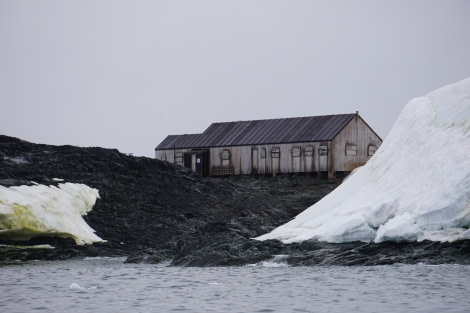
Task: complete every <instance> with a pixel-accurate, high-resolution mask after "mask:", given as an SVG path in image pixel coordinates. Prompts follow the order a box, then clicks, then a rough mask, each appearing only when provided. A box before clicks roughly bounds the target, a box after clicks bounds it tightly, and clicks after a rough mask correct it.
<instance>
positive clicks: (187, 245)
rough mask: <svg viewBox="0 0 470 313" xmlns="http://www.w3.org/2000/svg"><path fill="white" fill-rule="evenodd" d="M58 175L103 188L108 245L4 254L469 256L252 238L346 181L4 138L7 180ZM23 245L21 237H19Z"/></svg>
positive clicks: (432, 246) (302, 258)
mask: <svg viewBox="0 0 470 313" xmlns="http://www.w3.org/2000/svg"><path fill="white" fill-rule="evenodd" d="M52 178H61V179H64V181H66V182H73V183H83V184H86V185H88V186H90V187H93V188H96V189H98V190H99V193H100V197H101V199H99V200H98V201H97V203H96V205H95V206H94V208H93V210H92V211H91V212H90V213H89V214H88V215H87V216H85V220H86V221H87V223H88V224H89V225H90V226H91V227H92V228H93V229H95V230H96V233H97V235H98V236H100V237H101V238H103V239H105V240H107V242H106V243H99V244H94V245H91V246H76V245H75V243H74V242H73V241H72V240H66V239H60V238H34V239H32V240H30V241H29V242H22V243H21V244H39V243H49V244H51V245H53V246H55V247H56V249H53V250H37V249H34V250H33V249H16V248H12V247H11V246H5V244H12V242H8V241H7V240H2V238H1V237H0V261H1V262H3V263H11V262H13V261H14V260H30V259H64V258H70V257H82V256H126V257H128V258H127V262H148V263H158V262H162V261H169V262H171V264H173V265H185V266H220V265H241V264H247V263H255V262H259V261H262V260H266V259H270V258H272V257H273V256H275V255H280V254H282V255H287V257H286V261H287V262H289V263H291V264H297V265H315V264H342V265H356V264H363V265H373V264H389V263H395V262H404V263H416V262H428V263H448V262H451V263H468V262H469V260H470V244H469V243H468V242H467V241H464V242H459V243H456V244H439V243H431V242H424V243H419V244H418V243H416V244H396V243H385V244H372V243H371V244H364V243H349V244H325V243H319V242H314V241H309V242H304V243H302V244H293V245H283V244H281V243H280V242H278V241H268V242H258V241H254V240H251V239H250V238H252V237H255V236H258V235H261V234H264V233H266V232H268V231H270V230H272V229H273V228H275V227H276V226H278V225H281V224H283V223H285V222H287V221H289V220H290V219H292V218H293V217H294V216H295V215H297V214H298V213H300V212H301V211H303V210H304V209H306V208H307V207H309V206H310V205H312V204H313V203H315V202H316V201H318V200H319V199H321V198H322V197H323V196H325V195H326V194H328V193H329V192H330V191H331V190H333V189H334V188H335V187H336V186H337V185H338V184H339V182H340V181H326V180H322V179H319V178H313V177H297V176H277V177H232V178H226V179H219V178H217V179H216V178H203V177H201V176H199V175H197V174H195V173H193V172H191V171H190V170H188V169H185V168H182V167H179V166H176V165H173V164H170V163H167V162H162V161H159V160H154V159H150V158H144V157H133V156H129V155H126V154H122V153H120V152H119V151H117V150H112V149H103V148H80V147H74V146H51V145H42V144H33V143H29V142H26V141H23V140H20V139H17V138H12V137H7V136H1V135H0V185H3V186H14V185H22V184H31V182H32V181H34V182H36V183H40V184H46V185H54V184H56V182H54V181H53V180H52ZM14 244H17V243H14Z"/></svg>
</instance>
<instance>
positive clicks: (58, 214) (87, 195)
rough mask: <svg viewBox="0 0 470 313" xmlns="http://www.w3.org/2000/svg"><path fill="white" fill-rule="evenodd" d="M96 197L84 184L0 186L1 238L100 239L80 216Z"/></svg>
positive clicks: (77, 240) (96, 191)
mask: <svg viewBox="0 0 470 313" xmlns="http://www.w3.org/2000/svg"><path fill="white" fill-rule="evenodd" d="M97 198H99V193H98V190H97V189H94V188H90V187H88V186H87V185H84V184H73V183H61V184H59V185H58V186H57V187H56V186H46V185H32V186H26V185H23V186H16V187H9V188H7V187H3V186H0V238H2V239H9V240H28V239H30V238H32V237H37V236H57V237H64V238H73V239H74V240H75V242H76V243H77V244H78V245H83V244H92V243H93V242H100V241H103V240H102V239H101V238H100V237H98V236H97V235H96V234H95V233H94V230H93V229H92V228H91V227H90V226H89V225H88V224H87V223H86V222H85V221H84V220H83V218H82V216H83V215H86V214H87V213H88V212H89V211H91V209H92V208H93V206H94V205H95V202H96V199H97Z"/></svg>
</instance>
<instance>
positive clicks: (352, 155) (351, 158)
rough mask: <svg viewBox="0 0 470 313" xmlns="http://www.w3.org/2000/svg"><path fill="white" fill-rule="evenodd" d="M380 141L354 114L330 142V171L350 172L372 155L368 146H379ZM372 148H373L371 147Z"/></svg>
mask: <svg viewBox="0 0 470 313" xmlns="http://www.w3.org/2000/svg"><path fill="white" fill-rule="evenodd" d="M381 143H382V141H381V139H380V138H379V137H378V136H377V134H375V132H374V131H372V129H371V128H370V127H369V126H368V125H367V124H366V123H365V122H364V120H363V119H362V118H361V117H360V116H356V117H355V118H354V119H353V120H351V121H350V122H349V123H348V124H347V125H346V127H345V128H344V129H343V130H342V131H341V132H340V133H339V134H338V135H337V136H336V137H335V138H334V139H333V141H332V143H331V150H332V164H331V171H334V172H337V171H344V172H351V171H352V170H354V169H355V168H357V167H359V166H362V165H364V164H365V163H366V162H367V160H369V158H370V157H371V156H372V155H369V146H372V147H375V148H379V147H380V145H381ZM372 150H373V149H372Z"/></svg>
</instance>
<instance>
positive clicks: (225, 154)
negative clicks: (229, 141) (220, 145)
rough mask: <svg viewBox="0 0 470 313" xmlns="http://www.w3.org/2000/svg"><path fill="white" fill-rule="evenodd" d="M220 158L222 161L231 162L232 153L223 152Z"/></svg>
mask: <svg viewBox="0 0 470 313" xmlns="http://www.w3.org/2000/svg"><path fill="white" fill-rule="evenodd" d="M220 158H221V159H222V160H230V151H229V150H222V153H221V154H220Z"/></svg>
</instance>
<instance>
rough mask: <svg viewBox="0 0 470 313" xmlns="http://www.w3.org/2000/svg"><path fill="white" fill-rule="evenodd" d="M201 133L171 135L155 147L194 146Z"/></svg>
mask: <svg viewBox="0 0 470 313" xmlns="http://www.w3.org/2000/svg"><path fill="white" fill-rule="evenodd" d="M199 136H201V134H185V135H169V136H167V137H166V138H165V139H163V141H162V142H161V143H160V144H159V145H158V146H157V147H156V148H155V150H167V149H176V148H179V149H182V148H193V147H194V145H195V143H196V141H197V139H198V138H199Z"/></svg>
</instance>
